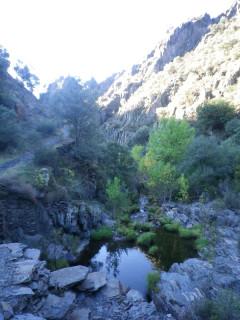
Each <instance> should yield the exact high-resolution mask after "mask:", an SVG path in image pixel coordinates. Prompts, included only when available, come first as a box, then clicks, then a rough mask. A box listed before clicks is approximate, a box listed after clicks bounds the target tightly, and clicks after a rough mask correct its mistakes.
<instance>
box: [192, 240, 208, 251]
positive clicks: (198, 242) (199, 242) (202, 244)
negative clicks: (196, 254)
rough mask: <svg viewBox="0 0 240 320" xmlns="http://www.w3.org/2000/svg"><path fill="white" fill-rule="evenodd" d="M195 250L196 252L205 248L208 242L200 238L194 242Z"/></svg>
mask: <svg viewBox="0 0 240 320" xmlns="http://www.w3.org/2000/svg"><path fill="white" fill-rule="evenodd" d="M194 244H195V248H196V249H197V250H198V251H201V250H202V249H204V248H206V247H207V246H208V244H209V242H208V240H207V239H205V238H203V237H200V238H199V239H196V240H195V243H194Z"/></svg>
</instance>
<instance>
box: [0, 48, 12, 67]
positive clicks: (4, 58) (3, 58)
mask: <svg viewBox="0 0 240 320" xmlns="http://www.w3.org/2000/svg"><path fill="white" fill-rule="evenodd" d="M9 66H10V62H9V53H8V52H7V50H6V49H4V48H3V47H1V46H0V72H6V71H7V69H8V67H9Z"/></svg>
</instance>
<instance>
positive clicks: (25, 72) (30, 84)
mask: <svg viewBox="0 0 240 320" xmlns="http://www.w3.org/2000/svg"><path fill="white" fill-rule="evenodd" d="M14 70H15V71H16V73H17V74H18V76H19V77H20V78H21V79H22V81H23V83H24V84H25V85H26V87H27V88H28V89H29V90H30V91H31V92H33V89H34V88H35V87H36V86H38V85H39V78H38V77H37V76H36V75H35V74H33V73H31V72H30V70H29V68H28V66H26V65H25V66H23V65H22V62H19V63H18V64H17V65H16V66H15V67H14Z"/></svg>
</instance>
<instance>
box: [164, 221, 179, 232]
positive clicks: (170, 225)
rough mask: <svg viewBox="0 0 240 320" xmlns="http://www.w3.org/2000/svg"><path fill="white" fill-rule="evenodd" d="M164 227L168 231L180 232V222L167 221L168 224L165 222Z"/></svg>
mask: <svg viewBox="0 0 240 320" xmlns="http://www.w3.org/2000/svg"><path fill="white" fill-rule="evenodd" d="M164 229H165V230H167V231H168V232H178V229H179V224H178V223H174V222H172V223H167V224H164Z"/></svg>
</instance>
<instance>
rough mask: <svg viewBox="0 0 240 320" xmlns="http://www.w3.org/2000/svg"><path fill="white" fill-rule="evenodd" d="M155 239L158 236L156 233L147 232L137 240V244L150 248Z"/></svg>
mask: <svg viewBox="0 0 240 320" xmlns="http://www.w3.org/2000/svg"><path fill="white" fill-rule="evenodd" d="M155 238H156V234H155V233H154V232H151V231H149V232H145V233H143V234H141V235H140V236H139V237H138V238H137V244H138V245H139V246H143V247H146V248H149V247H150V246H151V245H152V244H153V242H154V240H155Z"/></svg>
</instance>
